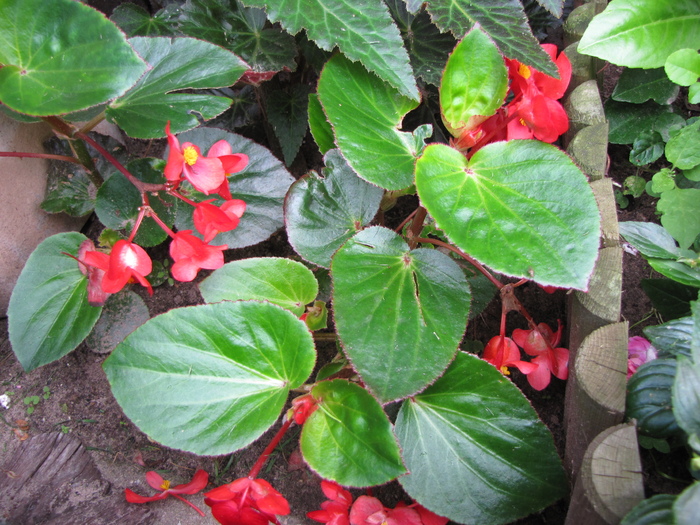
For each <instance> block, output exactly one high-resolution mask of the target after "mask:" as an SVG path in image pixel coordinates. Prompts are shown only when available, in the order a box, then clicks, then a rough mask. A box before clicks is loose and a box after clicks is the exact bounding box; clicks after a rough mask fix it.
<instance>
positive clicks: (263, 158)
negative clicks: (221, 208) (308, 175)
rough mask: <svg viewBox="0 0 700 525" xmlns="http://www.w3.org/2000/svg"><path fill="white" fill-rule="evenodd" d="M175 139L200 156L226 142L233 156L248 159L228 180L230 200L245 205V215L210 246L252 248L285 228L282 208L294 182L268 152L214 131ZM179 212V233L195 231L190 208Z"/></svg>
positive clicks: (219, 130)
mask: <svg viewBox="0 0 700 525" xmlns="http://www.w3.org/2000/svg"><path fill="white" fill-rule="evenodd" d="M178 138H179V140H180V143H181V144H182V143H184V142H192V143H193V144H197V145H198V146H199V147H200V148H201V150H202V152H206V151H209V148H210V147H211V146H212V145H213V144H214V143H215V142H217V141H219V140H226V141H227V142H228V143H229V144H231V147H232V148H233V153H244V154H246V155H248V165H247V166H246V168H245V169H244V170H243V171H241V172H239V173H234V174H233V175H231V176H229V178H228V180H229V189H230V190H231V194H232V195H233V198H234V199H242V200H244V201H245V203H246V210H245V214H244V215H243V217H242V218H241V222H240V225H239V226H238V228H236V229H235V230H233V231H230V232H224V233H220V234H219V235H217V236H216V237H215V238H214V240H213V241H212V244H214V245H217V244H226V245H227V246H228V247H229V248H243V247H245V246H251V245H253V244H257V243H259V242H262V241H264V240H265V239H267V238H268V237H270V235H272V234H273V233H274V232H276V231H277V230H278V229H280V228H281V227H282V226H283V225H284V221H283V217H282V204H283V201H284V196H285V195H286V193H287V190H288V189H289V186H290V185H291V184H292V182H294V178H293V177H292V176H291V175H290V174H289V172H288V171H287V169H286V168H285V167H284V165H283V164H282V163H281V162H280V161H279V160H277V158H276V157H275V156H274V155H273V154H272V153H270V151H269V150H268V149H267V148H264V147H263V146H260V145H258V144H256V143H255V142H253V141H252V140H250V139H247V138H245V137H242V136H241V135H236V134H235V133H229V132H227V131H224V130H222V129H216V128H197V129H194V130H192V131H188V132H186V133H182V134H180V135H179V136H178ZM202 197H204V196H202ZM209 198H211V197H209ZM217 202H219V201H217ZM179 210H180V211H181V213H178V217H177V220H176V221H175V224H176V226H177V227H178V229H180V230H194V226H193V222H192V213H191V208H189V207H186V206H182V207H180V208H179Z"/></svg>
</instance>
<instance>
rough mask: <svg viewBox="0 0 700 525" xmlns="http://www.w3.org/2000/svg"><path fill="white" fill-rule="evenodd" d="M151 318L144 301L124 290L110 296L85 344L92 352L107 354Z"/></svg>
mask: <svg viewBox="0 0 700 525" xmlns="http://www.w3.org/2000/svg"><path fill="white" fill-rule="evenodd" d="M149 318H150V315H149V313H148V307H147V306H146V303H144V302H143V299H141V297H140V296H139V295H138V294H136V293H134V292H132V291H131V290H122V291H121V292H119V293H116V294H113V295H110V296H109V299H107V302H106V303H105V306H104V308H102V315H101V316H100V319H99V321H97V324H95V328H93V330H92V332H91V333H90V335H89V336H88V337H87V339H86V340H85V342H86V343H87V345H88V346H89V347H90V349H91V350H92V351H94V352H98V353H100V354H106V353H108V352H111V351H112V350H113V349H114V348H115V347H116V346H117V345H118V344H119V343H121V342H122V341H123V340H124V338H125V337H126V336H127V335H129V334H130V333H131V332H133V331H134V330H136V329H137V328H138V327H139V326H141V325H142V324H143V323H145V322H146V321H148V319H149Z"/></svg>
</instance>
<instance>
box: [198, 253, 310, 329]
mask: <svg viewBox="0 0 700 525" xmlns="http://www.w3.org/2000/svg"><path fill="white" fill-rule="evenodd" d="M199 291H200V292H201V293H202V297H204V300H205V301H206V302H208V303H215V302H218V301H237V300H239V299H243V300H249V299H257V300H260V301H270V302H271V303H273V304H276V305H278V306H281V307H282V308H286V309H287V310H289V311H291V312H292V313H293V314H294V315H296V316H300V315H301V314H303V313H304V311H305V306H306V305H307V304H308V303H310V302H311V301H313V300H314V299H316V295H317V294H318V282H317V281H316V278H315V277H314V274H313V273H312V272H311V270H309V269H308V268H307V267H306V266H304V265H303V264H301V263H300V262H297V261H293V260H291V259H285V258H282V257H252V258H249V259H241V260H239V261H233V262H230V263H227V264H225V265H224V266H222V267H221V268H219V269H218V270H216V271H214V272H213V273H212V274H211V275H210V276H209V277H207V278H206V279H204V281H202V282H201V283H200V285H199Z"/></svg>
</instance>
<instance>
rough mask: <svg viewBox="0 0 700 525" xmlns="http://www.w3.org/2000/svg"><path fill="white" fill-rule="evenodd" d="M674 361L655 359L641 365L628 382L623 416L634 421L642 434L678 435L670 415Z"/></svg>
mask: <svg viewBox="0 0 700 525" xmlns="http://www.w3.org/2000/svg"><path fill="white" fill-rule="evenodd" d="M677 368H678V364H677V360H676V359H668V358H658V359H653V360H651V361H647V362H646V363H644V364H643V365H641V366H640V367H639V368H638V369H637V371H636V372H635V373H634V374H633V375H632V377H630V379H629V381H628V382H627V398H626V401H625V408H626V410H625V415H626V416H627V418H628V419H632V418H634V419H636V420H637V422H636V426H637V429H638V430H639V432H640V433H641V434H644V435H645V436H650V437H654V438H667V437H671V436H673V435H677V434H678V433H679V432H681V430H680V428H679V427H678V422H677V421H676V418H675V416H674V414H673V406H672V402H671V400H672V395H671V394H672V388H673V382H674V380H675V378H676V370H677Z"/></svg>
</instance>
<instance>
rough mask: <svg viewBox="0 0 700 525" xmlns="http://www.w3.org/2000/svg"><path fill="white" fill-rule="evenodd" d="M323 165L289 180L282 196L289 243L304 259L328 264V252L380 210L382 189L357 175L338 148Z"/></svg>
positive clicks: (338, 246)
mask: <svg viewBox="0 0 700 525" xmlns="http://www.w3.org/2000/svg"><path fill="white" fill-rule="evenodd" d="M324 160H325V165H326V168H325V169H324V170H323V171H322V172H321V175H318V174H317V173H315V172H311V173H309V174H307V175H305V176H304V177H302V178H301V179H299V180H298V181H297V182H295V183H294V184H292V187H291V188H290V189H289V193H288V194H287V198H286V200H285V208H284V209H285V222H286V225H287V235H288V238H289V243H290V244H291V245H292V247H293V248H294V249H295V250H296V252H297V253H298V254H299V255H301V256H302V257H303V258H304V259H306V260H307V261H310V262H312V263H314V264H318V265H319V266H323V267H324V268H330V265H331V256H332V255H333V254H334V253H335V252H336V250H337V249H338V248H340V246H341V245H342V244H343V243H344V242H345V241H347V240H348V239H349V238H350V237H352V236H353V235H355V233H357V232H358V231H359V230H361V229H362V228H364V227H365V226H367V225H368V224H369V223H370V222H371V221H372V219H374V216H375V215H376V214H377V211H379V203H380V202H381V200H382V197H383V195H384V191H383V190H382V189H381V188H378V187H376V186H373V185H371V184H369V183H368V182H365V181H364V180H362V179H360V178H359V177H358V176H357V174H356V173H355V172H354V171H353V170H352V168H350V166H348V164H347V162H346V161H345V159H343V157H342V156H341V155H340V152H339V151H338V150H337V149H334V150H331V151H329V152H328V153H327V154H326V156H325V159H324Z"/></svg>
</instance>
